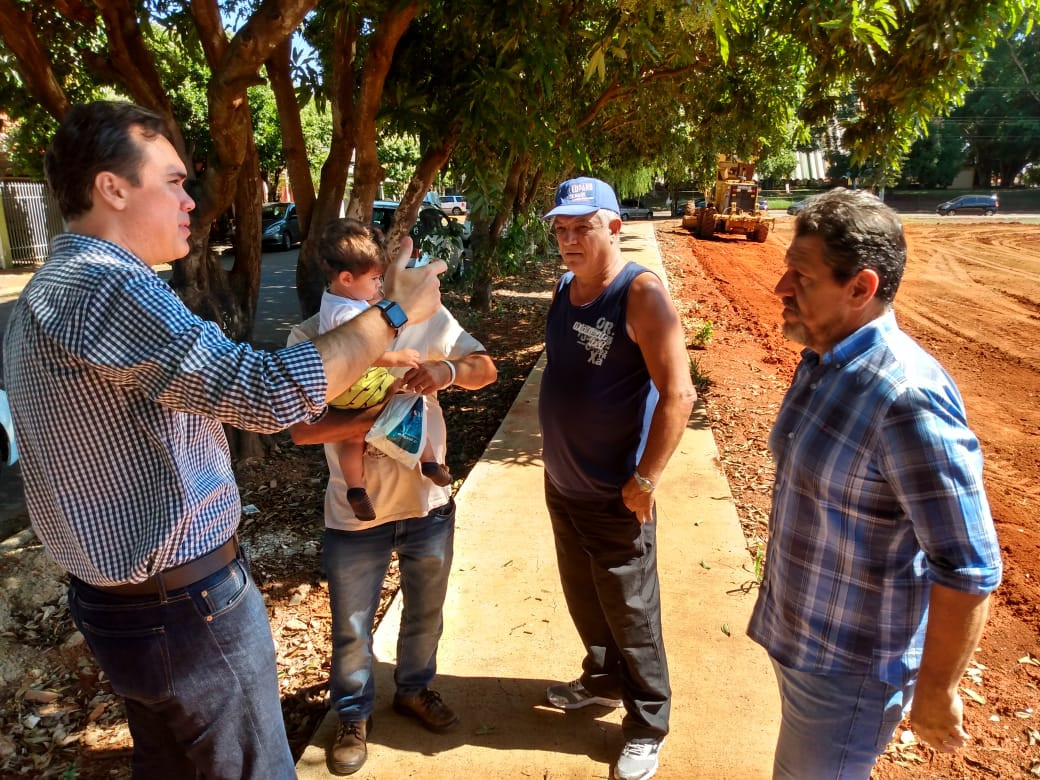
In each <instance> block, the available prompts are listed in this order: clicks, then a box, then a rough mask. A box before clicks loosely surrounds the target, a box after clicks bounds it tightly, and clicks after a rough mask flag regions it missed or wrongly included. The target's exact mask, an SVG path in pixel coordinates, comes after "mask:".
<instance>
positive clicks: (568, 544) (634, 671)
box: [545, 479, 672, 739]
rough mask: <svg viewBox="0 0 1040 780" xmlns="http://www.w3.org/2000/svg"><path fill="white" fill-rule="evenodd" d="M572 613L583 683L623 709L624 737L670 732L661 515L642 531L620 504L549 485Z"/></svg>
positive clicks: (547, 497)
mask: <svg viewBox="0 0 1040 780" xmlns="http://www.w3.org/2000/svg"><path fill="white" fill-rule="evenodd" d="M545 503H546V507H547V508H548V510H549V518H550V519H551V520H552V528H553V536H554V537H555V540H556V561H557V564H558V566H559V569H560V582H561V584H562V586H563V595H564V598H565V599H566V600H567V609H568V611H569V612H570V614H571V619H572V620H573V621H574V627H575V628H576V629H577V630H578V636H579V637H581V641H582V644H583V645H584V646H585V659H584V661H583V662H582V675H581V684H582V685H584V686H585V689H586V690H588V691H590V692H592V693H594V694H596V695H597V696H604V697H607V698H620V699H622V700H623V701H624V703H625V718H624V720H622V722H621V730H622V732H624V735H625V739H634V738H646V737H652V738H655V739H658V738H661V737H663V736H664V735H665V734H667V733H668V716H669V712H670V709H671V697H672V691H671V687H670V684H669V681H668V661H667V658H666V657H665V651H664V640H663V638H662V636H661V590H660V585H659V583H658V578H657V522H656V520H657V512H656V509H655V510H654V521H655V522H653V523H647V524H646V525H641V524H640V523H639V521H638V520H636V516H635V514H634V513H633V512H632V511H631V510H630V509H629V508H628V507H626V506H625V504H624V502H623V501H622V500H621V494H620V491H619V492H618V496H617V498H611V499H602V500H597V501H576V500H574V499H570V498H566V497H565V496H563V495H562V494H561V493H560V492H559V491H558V490H556V488H555V487H554V486H553V485H552V483H551V482H549V480H548V479H546V480H545Z"/></svg>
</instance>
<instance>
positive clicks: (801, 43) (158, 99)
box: [0, 0, 1037, 337]
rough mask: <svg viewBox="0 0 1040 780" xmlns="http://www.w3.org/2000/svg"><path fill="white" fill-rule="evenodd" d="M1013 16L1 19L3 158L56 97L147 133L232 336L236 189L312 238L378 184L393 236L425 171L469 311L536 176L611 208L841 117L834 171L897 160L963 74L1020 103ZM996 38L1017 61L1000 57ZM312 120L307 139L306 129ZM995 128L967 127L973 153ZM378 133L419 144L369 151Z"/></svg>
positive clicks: (19, 15)
mask: <svg viewBox="0 0 1040 780" xmlns="http://www.w3.org/2000/svg"><path fill="white" fill-rule="evenodd" d="M1033 12H1035V8H1034V3H1033V2H1032V0H994V1H993V2H982V0H949V1H948V2H944V3H941V4H940V3H931V2H923V1H922V0H903V1H902V2H895V1H890V0H846V1H845V2H841V3H837V2H834V1H833V0H770V1H769V2H747V0H703V1H698V0H693V1H691V0H582V2H576V1H575V0H564V1H563V2H559V0H516V1H515V2H512V3H492V4H488V3H485V2H477V0H452V1H451V2H445V1H444V0H429V2H424V3H419V2H417V0H416V1H414V2H409V0H403V1H402V0H395V2H393V3H386V2H380V0H355V2H352V3H342V2H337V1H336V0H263V2H259V3H258V4H255V5H254V4H253V3H250V2H244V1H240V0H227V1H226V2H223V3H221V4H219V5H218V3H217V1H216V0H183V1H182V2H177V0H91V1H89V2H88V0H58V1H57V2H55V3H53V4H39V3H32V2H30V1H29V0H0V41H2V46H0V60H2V61H3V63H4V65H5V66H7V67H6V68H5V69H4V71H3V73H2V75H0V98H2V99H3V105H5V106H6V107H7V112H8V114H9V116H10V117H11V118H12V119H15V120H18V121H19V122H20V125H19V128H20V129H19V134H20V139H22V140H20V141H19V143H25V144H27V145H28V146H29V147H34V148H37V149H38V148H40V145H41V144H42V143H43V142H44V139H45V138H46V137H47V135H48V134H49V132H50V131H51V130H52V129H53V127H54V121H55V119H60V118H61V117H62V116H63V115H64V112H65V110H66V109H67V107H68V105H69V104H70V103H72V102H75V101H79V100H84V99H90V98H93V97H96V96H99V95H117V96H124V97H126V98H128V99H131V100H134V101H136V102H139V103H142V104H144V105H147V106H149V107H152V108H154V109H155V110H157V111H159V112H160V113H161V114H162V115H163V116H165V117H167V120H168V123H169V125H170V127H171V131H172V132H173V133H174V135H175V137H176V138H177V139H178V145H179V148H180V150H181V152H182V154H183V155H184V158H185V160H186V162H189V163H190V166H189V168H190V170H192V171H193V172H197V174H198V181H197V182H196V183H195V184H194V185H193V192H195V193H196V194H197V199H198V208H197V209H196V210H195V212H194V217H193V243H194V246H195V250H194V251H193V253H192V255H191V256H189V258H187V260H186V261H185V262H182V263H178V264H177V266H176V268H177V274H176V277H175V282H176V283H177V285H178V287H179V288H180V289H181V290H182V294H184V295H185V297H186V300H188V301H189V303H190V304H191V305H192V306H193V307H194V308H196V309H197V310H199V311H200V312H202V313H204V314H206V315H207V316H211V317H212V318H214V319H217V320H218V321H221V322H223V323H224V324H225V326H226V327H227V328H228V330H229V332H230V333H232V334H233V335H236V336H238V337H243V336H245V335H248V332H249V330H250V327H251V317H252V313H253V311H254V309H255V296H256V291H257V285H258V278H259V272H258V269H259V234H260V231H259V203H260V200H261V185H260V181H261V172H263V174H264V175H266V177H267V178H268V179H270V178H271V177H273V176H275V175H276V174H277V173H279V171H277V168H278V167H280V166H281V165H282V164H284V166H285V169H286V172H287V174H288V176H289V177H290V178H291V180H292V183H293V194H294V197H295V199H296V202H297V206H298V209H299V213H300V217H301V224H302V225H303V227H304V230H305V232H306V234H307V235H308V236H314V235H316V234H317V231H318V230H319V229H320V227H321V226H322V225H324V224H325V223H326V222H327V221H328V220H330V219H332V218H334V217H335V216H337V215H338V214H339V213H340V212H341V210H342V208H343V202H344V199H346V201H347V205H346V212H347V213H348V214H350V215H352V216H356V217H359V218H361V219H367V218H368V217H369V215H370V213H371V211H370V210H371V204H372V201H373V199H374V198H375V197H376V195H377V194H378V192H379V187H380V184H381V182H382V181H383V180H384V178H385V177H386V174H387V171H388V169H390V168H391V166H394V165H396V166H398V167H397V168H396V169H395V171H394V174H393V178H395V179H398V180H399V181H400V183H401V184H402V185H403V188H402V190H401V193H400V194H401V200H402V204H401V207H400V209H399V215H400V216H399V218H398V221H397V224H396V225H395V230H394V234H393V235H392V236H391V237H390V238H391V242H394V241H397V240H400V238H401V236H403V234H404V233H405V232H406V231H407V229H408V227H409V225H410V224H411V220H412V219H414V216H415V214H416V213H417V211H418V208H419V204H420V202H421V200H422V197H423V195H425V193H426V191H427V190H428V189H429V187H430V186H431V184H432V183H433V181H434V180H435V179H436V177H437V176H438V175H439V174H440V173H441V172H442V171H445V170H450V171H451V173H452V175H453V176H454V177H455V179H456V181H465V188H466V192H467V195H468V198H469V200H470V202H471V203H472V204H474V205H475V206H476V214H475V216H476V224H477V230H476V245H477V262H476V268H477V273H476V277H475V279H474V280H473V283H474V290H475V295H474V302H475V303H476V304H478V305H486V304H487V302H488V300H489V293H490V285H491V283H492V281H493V279H494V275H495V273H497V267H498V266H497V265H496V245H497V243H498V242H499V240H500V238H501V236H502V234H503V229H504V228H505V226H506V225H507V224H513V225H516V224H523V222H524V220H525V219H526V220H528V221H529V220H530V215H531V214H532V213H534V212H535V211H537V210H540V209H541V208H543V207H544V206H545V205H546V202H547V200H548V198H550V197H551V193H552V191H553V188H554V185H555V183H556V182H557V181H558V180H559V179H560V178H562V177H564V176H567V175H570V174H572V173H577V172H591V173H595V174H597V175H600V176H602V177H604V178H610V179H611V180H613V181H614V182H616V183H618V184H619V189H621V190H622V191H626V190H628V191H630V192H631V193H632V194H634V192H635V190H637V189H639V188H642V187H644V186H645V184H646V183H647V182H649V181H650V180H651V179H653V178H658V177H666V178H669V179H672V180H679V179H682V180H686V179H691V178H692V179H693V180H695V181H701V182H707V181H708V180H710V179H711V178H713V177H714V159H715V155H716V154H718V153H732V154H738V155H740V156H742V157H745V158H758V159H766V160H768V159H770V158H775V159H777V160H780V159H783V155H784V154H785V150H788V149H790V148H791V145H792V143H800V142H801V143H804V142H805V141H806V140H807V139H808V137H809V133H810V130H811V128H812V127H814V126H817V125H819V124H821V123H823V122H825V121H828V120H830V119H831V118H833V117H835V116H836V115H838V113H839V108H840V107H841V106H846V107H847V108H848V110H847V111H846V112H845V113H844V114H843V119H842V123H843V125H844V135H843V139H844V140H843V142H844V145H845V147H846V148H847V150H848V152H849V154H850V156H851V159H852V161H853V162H854V163H855V164H857V165H861V166H882V167H884V166H886V165H887V166H889V167H892V166H898V164H899V160H900V159H901V158H902V156H903V155H904V153H905V152H906V150H907V149H908V148H909V147H910V144H911V143H912V141H913V139H914V138H915V137H916V136H917V135H918V134H919V133H920V131H921V130H922V128H925V127H926V126H927V123H928V122H929V121H931V120H934V119H935V118H936V117H942V116H945V115H946V114H947V113H949V111H950V110H951V109H952V108H954V107H955V106H956V105H957V104H959V103H960V102H961V101H963V100H964V98H965V96H966V95H968V93H969V89H970V87H971V86H972V85H973V84H974V83H975V80H976V79H977V77H978V75H979V73H980V72H981V71H982V68H983V65H984V64H985V63H986V62H987V61H989V62H990V65H989V66H987V67H992V68H998V67H999V68H1002V70H1001V73H1003V74H1004V75H1003V76H1001V78H1007V79H1011V78H1012V76H1013V75H1014V72H1015V71H1016V69H1017V71H1018V73H1019V74H1020V75H1021V83H1022V84H1023V85H1025V86H1024V87H1023V90H1022V94H1024V95H1025V96H1026V97H1025V99H1026V100H1028V99H1029V94H1030V92H1029V91H1030V90H1032V91H1033V92H1034V93H1035V89H1036V87H1035V84H1031V83H1030V81H1029V77H1028V76H1027V75H1026V74H1029V73H1033V74H1035V73H1036V72H1037V62H1036V59H1035V58H1036V45H1035V34H1034V33H1032V28H1031V26H1030V24H1031V19H1030V18H1029V16H1028V15H1029V14H1030V13H1033ZM222 14H223V15H222ZM231 20H234V24H231ZM232 27H233V30H232V29H229V28H232ZM1007 30H1015V31H1017V34H1018V35H1019V36H1021V40H1022V41H1023V42H1026V43H1030V45H1031V48H1030V47H1029V46H1018V47H1013V46H1008V45H1007V44H1004V43H1002V40H1003V39H1002V35H1005V33H1002V31H1007ZM294 32H300V33H301V34H302V35H303V37H304V39H305V41H306V43H307V46H299V45H297V44H296V43H294V41H293V38H292V36H293V34H294ZM968 109H969V106H968V105H966V106H965V108H964V110H968ZM1016 110H1020V111H1022V112H1024V111H1026V110H1027V109H1026V108H1025V107H1021V108H1020V109H1016ZM1019 115H1020V114H1015V116H1019ZM1009 116H1010V114H1009ZM316 124H321V125H322V130H321V131H320V133H319V134H320V135H322V143H319V144H315V143H313V142H309V141H308V138H312V139H313V137H314V136H315V134H314V133H313V132H310V133H308V132H307V131H305V128H307V127H311V128H313V127H315V125H316ZM1008 127H1010V125H1004V126H1002V127H1001V128H998V129H997V130H996V131H994V130H991V129H990V130H987V129H985V128H983V126H982V125H981V123H980V124H979V128H980V129H979V132H978V133H977V139H978V141H980V142H981V141H982V140H984V137H985V136H986V135H990V134H996V133H1004V132H1005V130H1007V128H1008ZM276 131H277V132H276ZM380 138H387V139H389V138H398V139H415V140H416V141H417V144H418V148H417V149H416V150H415V151H414V152H410V151H409V150H408V149H407V147H406V146H405V145H402V144H400V143H398V144H394V145H389V144H388V145H387V146H386V147H385V148H384V149H383V151H382V153H381V152H380V149H379V143H378V142H379V139H380ZM987 140H996V139H987ZM279 147H280V148H279ZM978 150H979V151H978V153H979V155H980V159H982V158H985V159H998V158H999V159H1000V160H1001V161H1002V162H1001V166H1003V165H1004V162H1003V161H1005V160H1008V159H1010V157H1009V150H1006V149H1005V150H998V149H996V148H995V147H994V146H992V145H990V146H986V147H984V146H983V145H982V144H981V143H980V144H979V145H978ZM1025 153H1026V154H1032V152H1029V151H1028V150H1026V152H1025ZM410 154H411V155H414V156H413V157H412V160H413V163H412V165H411V167H410V169H408V170H407V172H406V169H405V168H403V167H400V163H401V161H402V160H404V159H406V158H407V157H408V155H410ZM1034 159H1035V158H1034ZM352 164H353V172H354V176H353V179H352V180H351V181H350V182H349V186H350V189H349V191H348V189H347V188H348V172H349V171H350V170H351V165H352ZM1008 165H1010V163H1008ZM1019 167H1021V166H1019ZM1001 170H1004V169H1003V168H1001ZM315 181H316V182H317V184H316V186H315V184H314V182H315ZM270 183H271V184H273V183H274V182H273V181H272V182H270ZM232 206H233V207H234V209H235V214H236V225H237V243H236V257H235V264H234V267H233V268H232V270H231V271H230V272H229V273H228V274H224V272H223V271H222V269H221V267H220V265H219V263H218V262H217V261H216V259H215V258H213V257H211V256H210V253H209V252H208V245H207V241H208V233H209V226H210V224H211V223H212V222H213V220H214V219H215V218H216V217H217V216H219V215H220V214H222V213H223V212H225V211H226V210H227V209H228V208H229V207H232ZM297 280H298V290H299V294H300V300H301V308H302V310H303V313H309V312H310V311H312V310H313V309H314V308H315V307H316V306H317V300H318V296H319V294H320V289H321V286H322V284H323V276H322V274H321V269H320V263H319V262H318V258H317V256H316V249H315V242H314V241H312V240H311V239H310V238H308V239H307V240H305V242H304V244H303V248H302V250H301V253H300V269H299V272H298V277H297ZM229 310H231V311H232V313H233V316H229V314H228V311H229Z"/></svg>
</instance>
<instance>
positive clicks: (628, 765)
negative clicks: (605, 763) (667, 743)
mask: <svg viewBox="0 0 1040 780" xmlns="http://www.w3.org/2000/svg"><path fill="white" fill-rule="evenodd" d="M663 745H664V737H661V738H660V739H653V738H645V737H644V738H641V739H630V740H629V741H628V742H626V743H625V747H624V748H622V749H621V755H620V756H619V757H618V762H617V765H616V766H615V767H614V778H615V780H649V778H651V777H653V776H654V774H656V772H657V755H658V754H659V753H660V752H661V747H662V746H663Z"/></svg>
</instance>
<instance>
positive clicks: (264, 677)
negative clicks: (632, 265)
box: [4, 102, 444, 780]
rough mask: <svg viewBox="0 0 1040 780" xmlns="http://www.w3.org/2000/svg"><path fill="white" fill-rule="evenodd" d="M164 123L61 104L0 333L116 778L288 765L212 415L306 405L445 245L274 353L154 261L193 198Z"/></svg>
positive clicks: (246, 425) (32, 489)
mask: <svg viewBox="0 0 1040 780" xmlns="http://www.w3.org/2000/svg"><path fill="white" fill-rule="evenodd" d="M169 139H170V135H169V131H168V130H167V129H166V127H165V125H164V123H163V120H162V118H161V117H159V116H158V115H156V114H154V113H153V112H151V111H148V110H146V109H142V108H140V107H138V106H134V105H132V104H129V103H108V102H97V103H91V104H88V105H80V106H74V107H73V108H71V109H70V110H69V112H68V115H67V116H66V118H65V121H64V122H63V123H62V126H61V128H59V130H58V132H57V134H56V135H55V137H54V140H53V142H52V144H51V147H50V149H48V151H47V156H46V158H45V168H46V171H47V178H48V181H49V183H50V185H51V188H52V189H53V190H54V194H55V196H56V198H57V200H58V203H59V205H60V207H61V211H62V216H63V217H64V218H65V220H66V222H67V224H68V232H67V233H64V234H62V235H60V236H58V237H57V238H56V239H55V240H54V243H53V246H52V251H51V255H50V257H49V259H48V261H47V263H46V265H45V266H44V267H43V268H41V269H40V270H39V271H38V272H37V273H36V274H35V275H34V276H33V279H32V281H30V283H29V284H28V285H27V286H26V288H25V290H24V291H23V293H22V295H21V297H20V298H19V299H18V302H17V304H16V305H15V308H14V311H13V313H12V315H11V317H10V320H9V322H8V325H7V332H6V335H5V338H4V381H5V384H6V388H7V391H8V394H9V396H10V402H11V411H12V416H13V419H14V427H15V432H16V434H17V440H18V448H19V455H20V457H21V461H22V465H23V475H24V481H25V499H26V506H27V508H28V510H29V517H30V520H31V521H32V524H33V528H34V529H35V531H36V533H37V535H38V536H39V537H40V539H41V541H42V542H43V544H44V546H45V547H46V549H47V552H48V553H49V554H50V555H51V556H53V557H54V558H55V559H56V560H57V561H58V563H60V564H61V565H62V566H63V567H64V568H65V569H66V570H67V571H68V572H69V573H70V574H71V579H70V585H69V609H70V611H71V613H72V616H73V619H74V620H75V621H76V625H77V626H78V628H79V629H80V631H82V633H83V635H84V637H85V638H86V641H87V644H88V645H89V647H90V649H91V651H92V652H93V653H94V655H95V657H96V658H97V660H98V663H99V665H100V666H101V668H102V669H103V670H104V671H105V673H106V674H107V675H108V677H109V679H110V680H111V683H112V687H113V689H114V690H115V691H116V693H118V694H120V695H121V696H123V698H124V699H125V700H126V709H127V718H128V721H129V726H130V732H131V734H132V735H133V738H134V756H133V771H134V777H142V778H143V777H147V778H149V779H150V780H151V779H152V778H177V780H180V778H186V777H210V778H228V779H229V780H230V779H232V778H233V779H234V780H239V779H240V778H257V780H259V779H260V778H263V779H264V780H270V779H273V778H291V777H295V776H296V773H295V766H294V762H293V760H292V754H291V753H290V751H289V745H288V741H287V739H286V735H285V727H284V724H283V722H282V712H281V704H280V698H279V689H278V679H277V669H276V667H275V651H274V643H273V641H272V638H271V631H270V626H269V625H268V622H267V613H266V610H265V608H264V604H263V600H262V599H261V597H260V594H259V591H258V590H257V589H256V586H255V585H254V584H253V582H252V579H251V578H250V576H249V569H248V567H247V565H246V563H245V560H244V559H243V557H242V556H241V554H240V550H239V548H238V543H237V539H236V536H235V532H236V530H237V528H238V522H239V518H240V517H241V512H242V510H241V504H240V500H239V495H238V488H237V485H236V483H235V476H234V473H233V471H232V468H231V462H230V458H229V454H228V447H227V441H226V439H225V438H224V433H223V429H222V427H221V426H222V424H224V423H227V424H230V425H234V426H236V427H239V428H243V429H246V430H252V431H258V432H274V431H278V430H282V429H284V428H286V427H288V426H289V425H292V424H294V423H297V422H300V421H303V420H313V419H316V418H317V417H319V416H320V415H321V414H322V413H323V412H324V410H325V403H326V401H327V399H329V398H334V397H335V396H336V395H337V394H338V393H340V392H342V391H343V390H345V389H346V388H347V387H348V386H350V385H351V384H352V383H353V382H354V381H355V380H356V379H357V378H358V377H360V376H361V374H362V373H363V372H364V370H365V369H366V368H367V367H368V365H369V364H370V363H371V362H372V361H373V360H374V359H375V357H376V356H377V355H379V354H381V353H382V352H383V351H384V350H385V349H386V346H387V344H388V343H389V342H390V340H391V338H392V337H393V336H394V334H395V332H396V330H397V328H399V327H400V326H401V325H402V324H403V321H404V320H407V318H408V317H411V318H412V321H421V320H424V319H426V318H427V317H429V316H430V315H432V314H433V313H434V312H435V311H437V310H438V309H439V307H440V295H439V292H438V289H439V285H438V281H437V277H436V274H437V273H439V272H441V271H443V270H444V264H443V263H435V264H433V265H431V266H429V267H427V268H422V269H416V270H414V271H403V270H402V271H400V272H399V273H398V274H397V276H396V279H395V280H392V282H391V284H392V289H393V291H394V294H395V295H396V296H397V298H398V302H399V306H398V305H397V304H394V303H393V302H391V301H382V302H381V304H385V307H384V309H380V308H377V307H373V308H372V310H371V312H365V313H364V314H362V315H361V316H359V317H357V318H355V319H354V320H352V321H351V322H350V323H348V324H347V325H344V326H342V327H341V328H338V329H335V330H332V331H330V332H329V333H328V334H326V335H325V336H322V337H319V338H318V339H316V340H314V341H308V342H304V343H302V344H299V345H297V346H294V347H292V348H289V349H284V350H280V351H278V352H274V353H262V352H257V351H255V350H253V349H251V348H250V347H249V346H248V345H246V344H238V343H235V342H233V341H230V340H229V339H227V338H226V337H225V336H224V335H223V333H222V332H221V331H220V329H219V327H217V325H215V324H214V323H212V322H207V321H204V320H201V319H199V318H198V317H196V316H195V315H194V314H192V313H191V312H190V311H188V310H187V309H186V308H185V307H184V305H183V304H182V303H181V301H180V299H179V298H178V297H177V296H176V295H175V294H174V292H173V291H172V290H171V289H170V288H169V286H168V285H167V284H166V283H165V282H163V281H162V280H161V279H160V278H159V277H158V276H157V275H156V274H155V272H154V270H153V268H154V266H156V265H159V264H161V263H166V262H170V261H173V260H176V259H178V258H180V257H183V256H184V255H185V254H186V253H187V252H188V238H189V235H190V228H189V217H188V213H189V212H190V211H191V209H192V208H194V205H195V204H194V202H193V201H192V200H191V198H189V197H188V195H187V194H186V193H185V191H184V186H183V185H184V181H185V179H186V176H187V169H186V167H185V165H184V163H183V161H182V160H181V158H180V157H179V156H178V154H177V152H176V151H175V149H174V147H173V145H172V144H171V142H170V140H169ZM410 249H411V247H410V245H409V246H406V247H405V248H404V250H405V251H404V252H403V255H404V256H403V257H402V258H400V260H399V263H398V264H399V265H400V266H401V267H402V268H403V264H404V262H405V260H406V259H407V255H408V253H409V252H408V250H410ZM405 313H407V314H405ZM384 315H385V317H384Z"/></svg>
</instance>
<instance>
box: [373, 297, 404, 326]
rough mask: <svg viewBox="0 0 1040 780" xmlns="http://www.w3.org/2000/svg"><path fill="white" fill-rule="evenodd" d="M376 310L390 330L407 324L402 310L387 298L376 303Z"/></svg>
mask: <svg viewBox="0 0 1040 780" xmlns="http://www.w3.org/2000/svg"><path fill="white" fill-rule="evenodd" d="M376 308H378V309H379V310H380V311H382V312H383V317H384V318H385V319H386V321H387V322H388V323H389V324H390V327H391V328H400V327H401V326H402V325H404V324H405V323H406V322H408V316H407V315H406V314H405V313H404V309H402V308H401V307H400V306H398V305H397V304H396V303H395V302H394V301H391V300H389V299H388V298H384V299H383V300H381V301H380V302H379V303H377V304H376Z"/></svg>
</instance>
